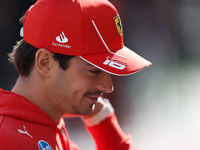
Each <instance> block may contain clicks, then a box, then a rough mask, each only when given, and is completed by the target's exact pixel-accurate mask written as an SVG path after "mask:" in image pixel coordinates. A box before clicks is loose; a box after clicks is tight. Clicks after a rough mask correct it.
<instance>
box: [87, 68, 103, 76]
mask: <svg viewBox="0 0 200 150" xmlns="http://www.w3.org/2000/svg"><path fill="white" fill-rule="evenodd" d="M90 72H91V73H92V74H95V75H98V74H100V73H102V71H101V70H100V69H95V70H90Z"/></svg>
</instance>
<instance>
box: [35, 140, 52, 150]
mask: <svg viewBox="0 0 200 150" xmlns="http://www.w3.org/2000/svg"><path fill="white" fill-rule="evenodd" d="M38 147H39V150H53V149H52V148H51V146H50V145H49V144H48V143H47V142H46V141H43V140H40V141H39V142H38Z"/></svg>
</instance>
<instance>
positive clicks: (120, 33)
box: [114, 15, 122, 36]
mask: <svg viewBox="0 0 200 150" xmlns="http://www.w3.org/2000/svg"><path fill="white" fill-rule="evenodd" d="M114 21H115V25H116V28H117V31H118V33H119V35H120V36H122V23H121V19H120V17H119V15H117V16H115V17H114Z"/></svg>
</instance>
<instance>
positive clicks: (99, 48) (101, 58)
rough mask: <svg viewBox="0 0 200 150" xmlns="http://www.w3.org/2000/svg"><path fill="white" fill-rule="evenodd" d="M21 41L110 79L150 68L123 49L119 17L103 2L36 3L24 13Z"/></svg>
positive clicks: (41, 0) (49, 0) (43, 0)
mask: <svg viewBox="0 0 200 150" xmlns="http://www.w3.org/2000/svg"><path fill="white" fill-rule="evenodd" d="M23 37H24V40H25V41H26V42H27V43H29V44H31V45H32V46H35V47H37V48H46V49H48V50H49V51H51V52H55V53H60V54H65V55H74V56H79V57H80V58H82V59H83V60H85V61H87V62H88V63H90V64H92V65H94V66H96V67H97V68H99V69H101V70H104V71H106V72H108V73H110V74H114V75H129V74H132V73H135V72H137V71H139V70H141V69H143V68H145V67H147V66H150V65H151V62H149V61H147V60H146V59H144V58H142V57H141V56H139V55H138V54H136V53H135V52H133V51H132V50H130V49H129V48H127V47H125V46H124V43H123V30H122V24H121V20H120V16H119V14H118V12H117V10H116V8H115V7H114V6H113V5H112V4H111V3H110V2H109V1H107V0H38V1H37V2H36V3H35V4H34V5H32V6H31V7H30V8H29V10H28V11H27V12H26V15H25V18H24V21H23Z"/></svg>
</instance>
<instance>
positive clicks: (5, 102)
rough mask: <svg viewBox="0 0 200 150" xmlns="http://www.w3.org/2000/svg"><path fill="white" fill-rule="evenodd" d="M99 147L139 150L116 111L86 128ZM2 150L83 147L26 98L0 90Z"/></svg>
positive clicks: (60, 149) (49, 149)
mask: <svg viewBox="0 0 200 150" xmlns="http://www.w3.org/2000/svg"><path fill="white" fill-rule="evenodd" d="M86 128H87V130H88V131H89V132H90V134H91V135H92V137H93V138H94V141H95V143H96V149H98V150H137V148H136V147H135V145H134V144H133V142H132V140H131V136H130V135H129V134H125V133H123V131H122V130H121V128H120V126H119V124H118V121H117V118H116V116H115V114H114V113H111V114H110V115H109V116H108V117H107V118H106V119H104V120H103V121H102V122H101V123H99V124H98V125H94V126H92V127H86ZM0 150H80V148H79V147H78V146H77V145H76V144H75V143H73V142H72V141H70V139H69V137H68V133H67V130H66V129H65V123H64V121H63V119H60V122H59V124H55V122H54V121H53V120H52V119H51V117H50V116H48V115H47V114H46V113H45V112H44V111H42V110H41V109H40V108H39V107H38V106H36V105H35V104H33V103H31V102H30V101H29V100H27V99H26V98H25V97H23V96H20V95H18V94H15V93H13V92H10V91H3V90H2V89H0Z"/></svg>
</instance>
